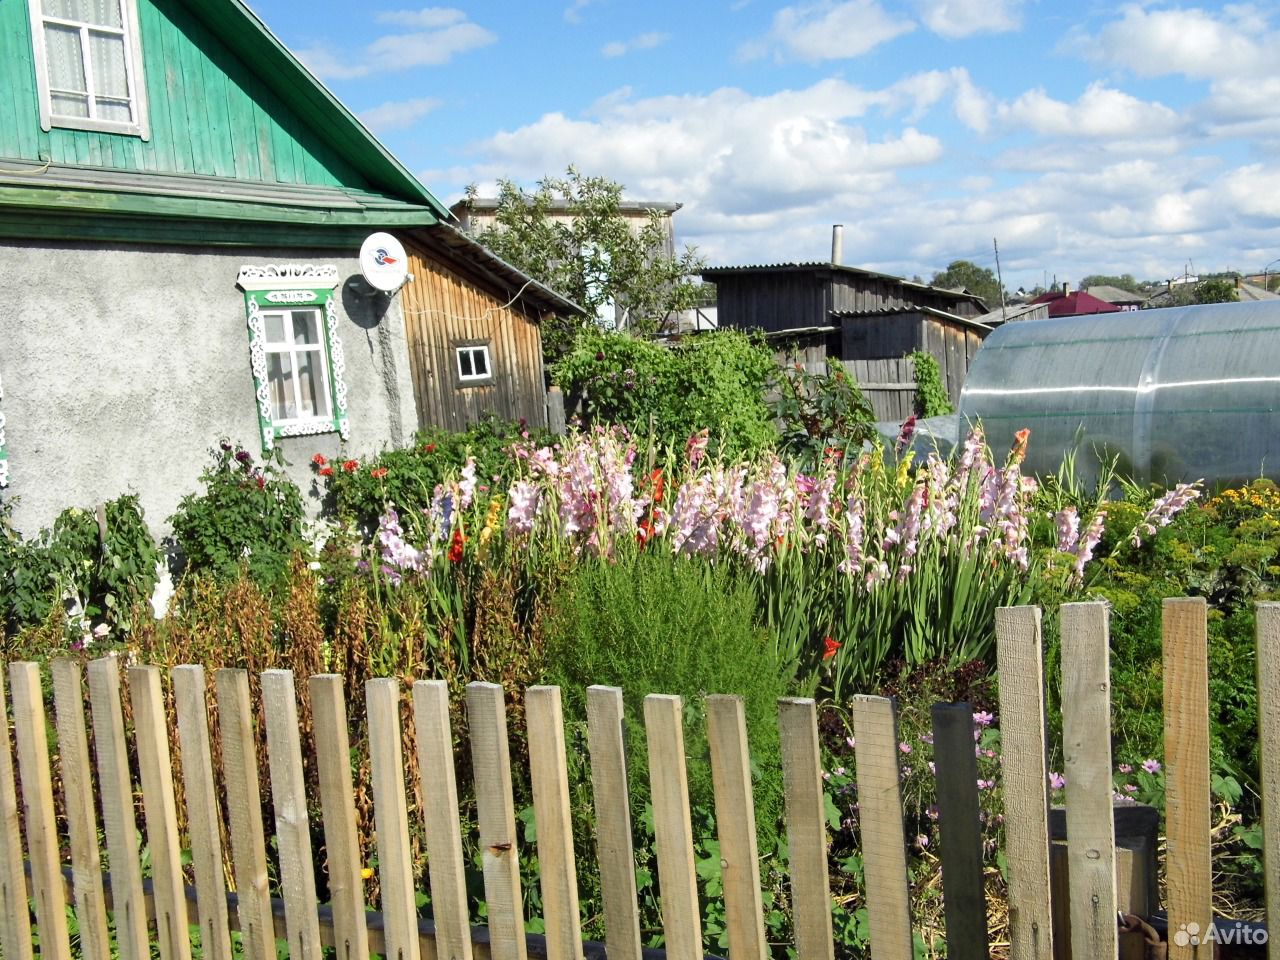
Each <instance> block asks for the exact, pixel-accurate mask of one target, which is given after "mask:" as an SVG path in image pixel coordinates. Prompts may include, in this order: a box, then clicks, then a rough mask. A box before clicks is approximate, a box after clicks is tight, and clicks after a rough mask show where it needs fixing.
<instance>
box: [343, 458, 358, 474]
mask: <svg viewBox="0 0 1280 960" xmlns="http://www.w3.org/2000/svg"><path fill="white" fill-rule="evenodd" d="M342 469H343V470H345V471H347V473H355V472H356V471H357V470H358V469H360V461H359V460H343V461H342Z"/></svg>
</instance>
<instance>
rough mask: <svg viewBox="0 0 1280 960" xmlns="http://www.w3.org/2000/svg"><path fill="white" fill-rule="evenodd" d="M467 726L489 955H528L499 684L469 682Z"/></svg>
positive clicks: (514, 958) (515, 959)
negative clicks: (486, 904)
mask: <svg viewBox="0 0 1280 960" xmlns="http://www.w3.org/2000/svg"><path fill="white" fill-rule="evenodd" d="M467 727H468V729H469V730H470V731H471V767H472V770H473V771H474V776H475V789H476V819H477V821H478V822H479V823H478V825H479V827H480V856H481V859H482V862H483V866H484V895H485V901H486V902H487V903H488V917H489V956H490V957H491V958H492V960H525V957H526V956H527V950H526V949H525V939H524V897H523V895H522V893H521V891H520V850H519V845H518V844H519V841H518V837H517V835H516V808H515V799H514V797H513V795H512V790H511V752H510V747H509V744H508V742H507V707H506V698H505V696H504V694H503V690H502V686H501V685H500V684H496V683H470V684H468V685H467Z"/></svg>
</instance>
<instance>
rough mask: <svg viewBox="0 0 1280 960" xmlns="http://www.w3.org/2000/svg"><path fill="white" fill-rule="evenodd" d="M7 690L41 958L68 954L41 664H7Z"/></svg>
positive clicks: (65, 959)
mask: <svg viewBox="0 0 1280 960" xmlns="http://www.w3.org/2000/svg"><path fill="white" fill-rule="evenodd" d="M9 695H10V697H12V698H13V732H14V737H15V739H16V740H17V746H18V775H19V776H20V777H21V778H22V808H23V814H24V817H23V820H24V823H25V826H26V834H27V855H28V856H29V857H30V860H31V894H32V897H33V898H34V899H35V906H36V927H37V929H38V930H39V932H40V960H45V958H46V957H49V958H53V960H70V957H71V945H70V941H69V940H68V938H67V915H66V906H65V905H66V897H65V895H64V894H63V885H62V864H61V862H60V861H59V857H58V846H59V845H58V829H57V824H56V823H55V822H54V805H53V777H52V774H51V772H50V769H49V741H48V733H47V729H46V721H45V711H44V695H43V693H42V692H41V689H40V667H39V666H38V665H37V664H34V663H11V664H9Z"/></svg>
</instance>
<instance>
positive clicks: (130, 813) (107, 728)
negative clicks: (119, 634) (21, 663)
mask: <svg viewBox="0 0 1280 960" xmlns="http://www.w3.org/2000/svg"><path fill="white" fill-rule="evenodd" d="M89 698H90V704H91V706H92V708H93V743H94V750H95V755H96V758H97V761H98V763H97V768H98V789H99V791H100V792H101V797H102V826H103V830H104V831H105V832H106V837H107V862H108V865H109V867H110V870H111V912H112V914H113V919H114V920H115V932H116V947H117V949H118V950H119V952H120V960H150V957H151V950H150V948H149V947H148V945H147V904H146V900H145V899H144V898H143V895H142V867H141V863H140V862H139V852H140V851H139V844H138V830H137V812H136V810H135V809H134V803H133V777H132V775H131V774H130V772H129V752H128V746H127V744H126V742H125V736H124V715H123V713H122V711H121V709H120V658H119V657H118V656H115V655H112V656H107V657H103V658H102V659H100V660H94V661H93V662H92V663H90V664H89Z"/></svg>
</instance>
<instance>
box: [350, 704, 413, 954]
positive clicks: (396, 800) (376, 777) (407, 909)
mask: <svg viewBox="0 0 1280 960" xmlns="http://www.w3.org/2000/svg"><path fill="white" fill-rule="evenodd" d="M364 693H365V711H366V713H367V715H368V722H369V758H370V761H371V763H372V767H373V813H374V822H375V824H376V827H377V831H378V882H379V884H380V885H381V887H382V916H383V924H384V926H383V932H384V936H385V938H386V945H385V952H386V954H387V956H389V957H396V958H397V960H418V957H419V956H420V950H419V946H418V909H417V905H416V903H415V898H414V887H413V853H412V850H411V849H410V847H409V811H408V804H407V801H406V800H405V795H404V750H403V748H402V747H401V734H400V684H399V683H398V682H397V681H395V680H391V679H377V680H368V681H366V682H365V685H364Z"/></svg>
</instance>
